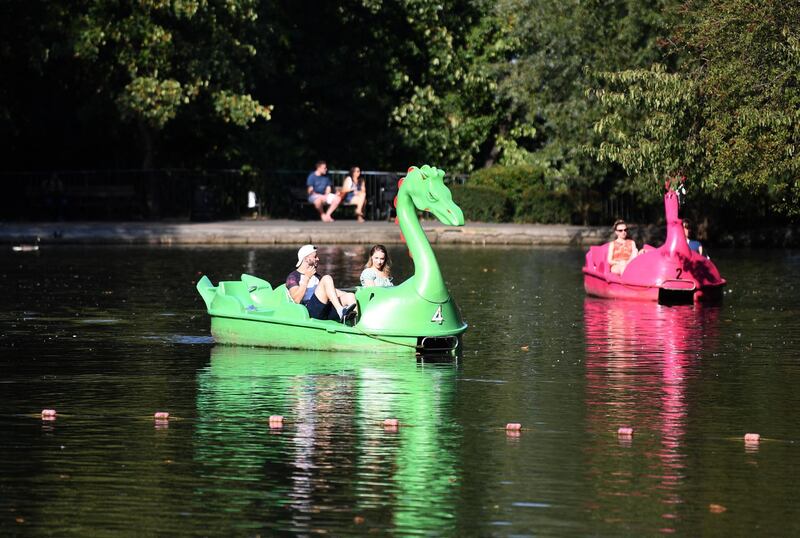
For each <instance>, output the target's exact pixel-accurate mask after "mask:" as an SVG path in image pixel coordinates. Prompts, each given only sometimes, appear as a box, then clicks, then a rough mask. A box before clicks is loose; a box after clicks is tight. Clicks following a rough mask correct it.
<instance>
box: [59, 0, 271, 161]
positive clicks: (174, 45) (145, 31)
mask: <svg viewBox="0 0 800 538" xmlns="http://www.w3.org/2000/svg"><path fill="white" fill-rule="evenodd" d="M256 3H257V2H256V1H255V0H228V1H226V2H210V1H193V0H175V1H167V0H141V1H139V2H134V3H125V2H107V1H104V0H85V1H83V2H81V3H79V4H77V5H76V7H74V8H73V9H74V10H75V11H74V12H72V13H71V14H70V15H71V19H70V20H71V22H72V25H71V28H70V33H69V37H70V39H71V43H72V50H73V54H74V56H75V58H77V59H78V60H79V61H80V63H81V64H82V67H83V69H84V70H85V74H86V76H88V77H91V78H93V79H94V80H95V81H96V83H97V85H98V90H97V91H100V92H103V93H104V94H106V95H107V96H108V97H109V98H111V99H112V100H113V101H114V102H115V103H116V105H117V107H118V109H119V111H120V114H121V117H122V118H123V119H126V120H129V121H132V122H134V123H135V124H136V125H137V126H138V129H139V131H140V134H141V136H142V139H143V142H144V159H143V163H142V166H143V167H144V168H150V167H152V165H153V159H154V156H155V149H156V148H155V136H156V135H157V134H158V133H159V132H160V131H162V130H163V129H164V127H165V126H166V125H167V124H168V123H169V122H170V121H172V120H174V119H175V117H176V116H177V115H178V112H179V111H180V110H181V109H182V108H184V107H186V106H188V105H190V104H193V103H202V102H203V99H205V100H206V101H205V104H208V105H210V107H211V109H212V110H213V111H214V113H215V114H216V115H217V116H219V117H220V118H221V119H222V120H223V121H224V122H229V123H232V124H235V125H238V126H240V127H246V126H247V125H249V124H250V123H252V122H254V121H255V120H256V119H258V118H259V117H260V118H264V119H269V118H270V111H271V107H268V106H264V105H262V104H261V103H259V102H258V101H257V100H255V99H254V98H253V97H252V96H251V95H250V94H249V93H247V89H248V87H249V79H248V73H247V69H246V67H245V66H246V64H247V62H249V61H251V60H252V58H253V57H254V56H255V55H256V50H255V47H253V45H252V44H250V43H249V42H248V40H247V39H248V36H251V35H252V33H253V31H254V30H255V22H256V19H257V17H256V10H255V5H256Z"/></svg>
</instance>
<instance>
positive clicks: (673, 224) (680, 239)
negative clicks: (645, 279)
mask: <svg viewBox="0 0 800 538" xmlns="http://www.w3.org/2000/svg"><path fill="white" fill-rule="evenodd" d="M664 213H665V215H666V218H667V240H666V242H665V243H664V244H665V245H666V248H667V252H668V253H669V255H670V256H671V257H675V256H677V255H680V256H682V257H684V258H691V256H692V252H691V250H690V249H689V243H687V242H686V233H685V232H684V231H683V221H682V220H681V219H679V218H678V197H677V196H675V194H674V193H667V195H665V196H664Z"/></svg>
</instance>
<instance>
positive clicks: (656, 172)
mask: <svg viewBox="0 0 800 538" xmlns="http://www.w3.org/2000/svg"><path fill="white" fill-rule="evenodd" d="M681 14H682V16H681V19H680V21H679V24H678V25H676V27H675V30H674V35H673V41H672V43H673V44H672V48H673V51H674V53H675V54H676V55H679V56H680V57H681V59H682V61H681V62H680V63H679V64H677V66H676V67H675V69H672V70H667V69H664V68H658V67H657V68H654V69H651V70H636V71H629V72H623V73H607V74H606V75H605V77H604V80H605V82H606V83H607V85H605V86H604V87H602V88H600V89H598V90H597V91H596V92H594V95H595V96H596V97H597V98H598V99H599V102H600V103H601V104H602V106H603V107H604V111H605V116H604V117H603V118H602V119H601V120H600V121H598V122H597V124H596V129H597V132H598V133H600V134H602V135H603V136H604V137H605V140H604V143H603V144H602V145H601V146H600V148H599V151H598V152H597V155H598V157H599V158H600V159H602V160H604V161H606V162H615V163H619V164H620V165H622V166H623V167H624V169H625V170H626V171H627V172H628V173H629V174H630V175H631V177H632V179H633V184H635V185H636V187H637V188H638V189H642V190H649V191H651V192H652V191H655V190H656V189H657V188H658V185H659V184H660V182H661V181H662V180H663V177H664V176H665V175H667V174H671V173H675V172H682V173H685V174H687V175H688V176H689V177H690V180H692V181H693V182H694V184H696V185H699V186H700V187H701V188H702V189H704V190H705V191H706V192H713V193H715V194H716V195H717V196H719V197H721V198H722V199H730V198H733V197H737V196H740V195H741V193H743V192H746V193H748V194H750V195H756V196H758V197H761V198H766V199H771V200H773V201H774V203H775V208H776V209H777V210H778V211H779V212H782V213H785V214H788V215H798V214H800V185H798V181H797V178H798V171H800V160H799V159H800V157H799V156H798V153H797V150H798V143H799V142H800V131H798V126H799V125H800V91H799V90H798V78H799V76H800V6H798V4H797V3H792V2H780V1H774V0H759V1H752V2H750V1H748V2H744V1H741V0H715V1H694V0H692V1H689V2H687V3H686V4H684V5H683V9H682V10H681Z"/></svg>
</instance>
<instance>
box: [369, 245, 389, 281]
mask: <svg viewBox="0 0 800 538" xmlns="http://www.w3.org/2000/svg"><path fill="white" fill-rule="evenodd" d="M391 272H392V271H391V268H390V267H389V253H388V252H386V247H384V246H383V245H375V246H374V247H372V248H371V249H370V251H369V259H368V260H367V267H366V269H364V270H363V271H361V285H362V286H367V287H369V286H382V287H387V286H393V285H394V284H392V277H391Z"/></svg>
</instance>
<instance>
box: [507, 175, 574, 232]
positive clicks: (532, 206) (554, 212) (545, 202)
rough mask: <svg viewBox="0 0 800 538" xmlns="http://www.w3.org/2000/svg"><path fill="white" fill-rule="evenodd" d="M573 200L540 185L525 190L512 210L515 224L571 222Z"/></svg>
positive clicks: (566, 195) (565, 194)
mask: <svg viewBox="0 0 800 538" xmlns="http://www.w3.org/2000/svg"><path fill="white" fill-rule="evenodd" d="M572 207H573V200H572V198H571V197H570V196H569V194H567V193H562V192H553V191H550V190H548V189H545V188H544V187H543V186H541V185H536V186H534V187H530V188H528V189H525V191H524V192H523V193H522V200H521V201H520V202H519V203H518V204H517V205H516V207H515V210H514V220H515V221H517V222H538V223H541V224H563V223H569V222H570V221H571V220H572Z"/></svg>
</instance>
